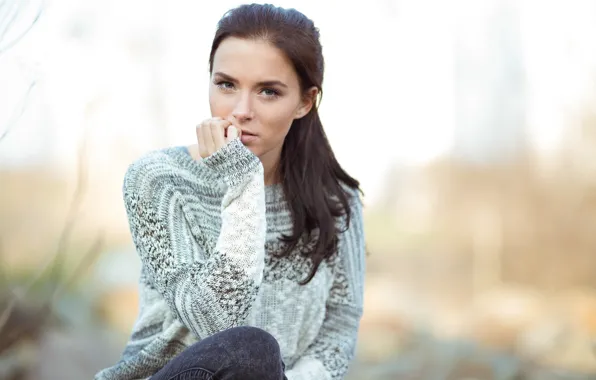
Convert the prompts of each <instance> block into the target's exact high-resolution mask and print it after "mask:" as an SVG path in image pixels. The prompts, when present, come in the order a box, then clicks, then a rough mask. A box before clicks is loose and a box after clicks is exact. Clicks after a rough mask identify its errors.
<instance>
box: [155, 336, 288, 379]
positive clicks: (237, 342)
mask: <svg viewBox="0 0 596 380" xmlns="http://www.w3.org/2000/svg"><path fill="white" fill-rule="evenodd" d="M284 370H285V365H284V363H283V361H282V359H281V353H280V350H279V344H278V343H277V341H276V340H275V338H274V337H273V336H272V335H271V334H269V333H268V332H266V331H264V330H261V329H259V328H256V327H248V326H242V327H234V328H231V329H228V330H225V331H221V332H219V333H217V334H214V335H212V336H210V337H208V338H205V339H203V340H201V341H199V342H197V343H195V344H193V345H192V346H190V347H188V348H187V349H186V350H184V351H182V352H181V353H180V354H179V355H178V356H176V357H175V358H173V359H172V360H170V362H169V363H168V364H166V365H165V366H164V367H163V368H162V369H161V370H159V371H158V372H157V373H156V374H155V375H153V376H152V377H151V379H150V380H195V379H202V380H287V379H286V376H285V375H284Z"/></svg>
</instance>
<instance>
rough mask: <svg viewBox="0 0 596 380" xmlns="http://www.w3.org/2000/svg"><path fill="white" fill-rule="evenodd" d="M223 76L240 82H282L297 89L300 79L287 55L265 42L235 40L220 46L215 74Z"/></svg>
mask: <svg viewBox="0 0 596 380" xmlns="http://www.w3.org/2000/svg"><path fill="white" fill-rule="evenodd" d="M217 71H220V72H223V73H225V74H228V75H230V76H232V77H234V78H236V79H238V80H240V81H247V82H259V81H264V80H274V79H276V80H280V81H282V82H284V83H286V84H287V85H297V84H298V77H297V75H296V73H295V71H294V68H293V66H292V64H291V62H290V60H289V59H288V58H287V57H286V55H285V54H284V53H283V52H282V51H281V50H279V49H278V48H276V47H275V46H273V45H271V44H270V43H269V42H266V41H263V40H252V39H251V40H246V39H240V38H235V37H229V38H226V39H225V40H223V41H222V42H221V44H220V45H219V47H218V48H217V51H216V52H215V55H214V57H213V72H217Z"/></svg>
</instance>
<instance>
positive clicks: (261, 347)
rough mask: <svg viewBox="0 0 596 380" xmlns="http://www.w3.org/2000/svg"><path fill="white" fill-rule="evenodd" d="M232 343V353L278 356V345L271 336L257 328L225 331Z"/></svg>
mask: <svg viewBox="0 0 596 380" xmlns="http://www.w3.org/2000/svg"><path fill="white" fill-rule="evenodd" d="M226 333H227V334H228V336H229V338H230V340H231V341H232V342H233V345H234V347H235V348H236V349H235V350H234V351H239V354H242V353H244V352H246V353H252V354H255V355H257V356H259V357H261V356H264V355H266V356H279V355H280V350H279V343H278V342H277V340H276V339H275V337H274V336H273V335H271V334H270V333H268V332H267V331H265V330H263V329H260V328H258V327H252V326H240V327H234V328H231V329H229V330H226Z"/></svg>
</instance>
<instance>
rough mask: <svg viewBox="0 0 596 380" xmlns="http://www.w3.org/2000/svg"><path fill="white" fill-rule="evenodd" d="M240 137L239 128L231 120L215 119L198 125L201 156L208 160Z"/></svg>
mask: <svg viewBox="0 0 596 380" xmlns="http://www.w3.org/2000/svg"><path fill="white" fill-rule="evenodd" d="M238 135H239V130H238V128H237V127H235V126H234V125H232V122H231V121H230V120H225V119H222V118H221V117H214V118H211V119H207V120H205V121H203V122H202V123H201V124H199V125H197V140H198V143H199V155H200V157H201V158H207V157H209V156H210V155H212V154H213V153H215V152H217V151H218V150H219V149H221V147H223V146H224V145H226V144H228V143H229V142H231V141H232V140H234V139H235V138H236V137H238Z"/></svg>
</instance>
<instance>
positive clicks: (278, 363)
mask: <svg viewBox="0 0 596 380" xmlns="http://www.w3.org/2000/svg"><path fill="white" fill-rule="evenodd" d="M225 333H226V334H227V338H228V339H227V340H228V342H231V343H232V344H230V345H228V350H229V351H228V352H229V360H230V363H229V364H230V367H231V368H230V369H232V370H233V371H234V372H237V373H242V374H243V375H245V376H246V377H245V378H258V379H261V378H262V379H266V378H267V379H268V378H274V377H271V376H272V375H273V374H281V373H283V367H284V365H283V362H282V359H281V352H280V348H279V343H278V342H277V340H276V339H275V337H274V336H273V335H271V334H270V333H268V332H267V331H265V330H262V329H259V328H257V327H250V326H241V327H235V328H231V329H229V330H226V331H225Z"/></svg>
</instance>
